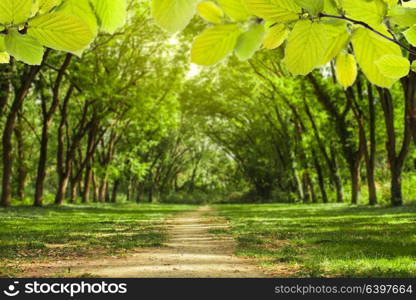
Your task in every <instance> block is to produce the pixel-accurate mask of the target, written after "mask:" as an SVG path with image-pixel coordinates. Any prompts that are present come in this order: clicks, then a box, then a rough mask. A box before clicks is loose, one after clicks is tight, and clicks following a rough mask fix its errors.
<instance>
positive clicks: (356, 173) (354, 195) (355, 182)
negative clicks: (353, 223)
mask: <svg viewBox="0 0 416 300" xmlns="http://www.w3.org/2000/svg"><path fill="white" fill-rule="evenodd" d="M350 174H351V203H352V204H358V202H359V201H360V190H361V186H360V163H359V162H356V163H354V165H353V166H351V167H350Z"/></svg>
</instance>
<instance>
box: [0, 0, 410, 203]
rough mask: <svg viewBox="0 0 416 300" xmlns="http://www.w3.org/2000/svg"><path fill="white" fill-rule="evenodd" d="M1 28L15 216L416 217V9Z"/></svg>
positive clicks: (39, 7) (69, 2)
mask: <svg viewBox="0 0 416 300" xmlns="http://www.w3.org/2000/svg"><path fill="white" fill-rule="evenodd" d="M16 3H18V4H19V5H16ZM1 11H2V13H1V14H0V24H1V28H0V30H1V33H0V48H1V49H0V50H1V54H0V57H1V60H2V62H3V63H4V64H2V65H1V66H0V71H1V72H0V87H1V94H0V123H1V128H2V145H1V150H2V173H1V174H2V178H3V179H2V189H1V192H2V196H1V204H2V205H3V206H9V205H11V204H18V203H27V202H30V203H33V204H34V205H36V206H42V205H44V204H45V203H52V202H54V203H56V204H62V203H64V202H65V201H69V202H77V201H82V202H85V203H87V202H90V201H99V202H115V201H117V200H118V201H122V200H123V201H137V202H144V201H146V202H153V201H169V202H193V201H194V202H204V201H213V202H229V201H247V202H253V201H279V202H325V203H326V202H351V203H353V204H357V203H369V204H372V205H374V204H377V203H378V202H380V201H382V202H387V201H389V202H390V203H391V204H393V205H402V204H403V203H404V201H405V200H407V201H411V200H413V197H414V194H413V193H412V191H411V184H412V181H413V180H414V177H415V173H414V169H415V164H414V158H415V152H414V149H413V148H414V146H413V143H412V140H413V141H415V142H416V98H415V92H416V89H415V88H414V87H415V86H416V73H415V72H414V71H413V70H412V68H411V65H412V64H413V60H414V55H415V51H416V50H415V49H414V48H413V44H414V36H413V35H414V33H413V31H414V30H415V28H416V27H415V26H416V25H415V24H416V13H415V12H416V8H415V5H414V2H409V1H407V2H401V1H382V0H339V1H336V0H322V1H301V0H298V1H286V0H221V1H216V2H211V1H196V0H175V1H173V0H169V1H167V0H153V1H139V0H137V1H133V0H132V1H124V0H120V1H110V0H95V1H92V0H82V1H80V0H77V1H75V0H74V1H73V0H62V1H42V0H37V1H32V0H19V1H17V2H16V1H3V2H2V4H1ZM196 12H198V13H199V15H200V16H201V17H202V18H200V17H197V16H196V17H194V16H195V14H196ZM207 23H210V24H208V25H207ZM123 24H124V25H123ZM157 24H159V25H160V26H162V27H163V28H165V29H167V31H168V32H165V31H164V30H162V29H160V28H159V27H158V26H156V25H157ZM207 27H208V28H207ZM171 33H175V34H174V35H172V34H171ZM45 49H46V50H45ZM231 52H234V53H235V54H236V55H235V56H231V55H228V54H229V53H231ZM226 57H227V58H226ZM225 58H226V59H225ZM190 60H191V61H193V62H194V63H196V64H190ZM357 63H358V64H357ZM197 64H199V65H204V67H199V66H197ZM212 64H215V66H210V67H208V66H206V65H212ZM205 66H206V67H205ZM294 75H301V76H294ZM337 82H338V83H337ZM384 145H385V147H384ZM360 196H364V197H360ZM360 201H361V202H360Z"/></svg>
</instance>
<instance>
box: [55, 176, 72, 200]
mask: <svg viewBox="0 0 416 300" xmlns="http://www.w3.org/2000/svg"><path fill="white" fill-rule="evenodd" d="M68 182H69V174H64V175H63V176H59V184H58V190H57V192H56V197H55V204H57V205H61V204H63V203H64V200H65V196H66V190H67V188H68Z"/></svg>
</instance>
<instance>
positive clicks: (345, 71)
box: [335, 53, 357, 88]
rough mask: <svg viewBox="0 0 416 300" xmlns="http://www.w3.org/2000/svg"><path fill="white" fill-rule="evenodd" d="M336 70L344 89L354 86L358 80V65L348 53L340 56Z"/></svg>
mask: <svg viewBox="0 0 416 300" xmlns="http://www.w3.org/2000/svg"><path fill="white" fill-rule="evenodd" d="M335 68H336V77H337V80H338V82H339V83H340V84H341V85H342V86H343V87H344V88H348V87H350V86H352V85H353V84H354V82H355V80H356V79H357V63H356V61H355V57H354V56H353V55H351V54H347V53H341V54H339V55H338V56H337V59H336V63H335Z"/></svg>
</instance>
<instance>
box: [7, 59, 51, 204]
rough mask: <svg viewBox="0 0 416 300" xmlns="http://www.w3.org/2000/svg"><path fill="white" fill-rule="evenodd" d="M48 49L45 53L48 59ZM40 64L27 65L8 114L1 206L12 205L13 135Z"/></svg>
mask: <svg viewBox="0 0 416 300" xmlns="http://www.w3.org/2000/svg"><path fill="white" fill-rule="evenodd" d="M47 53H48V51H47V52H46V53H45V55H44V58H43V59H44V60H45V59H46V56H47ZM41 68H42V65H40V66H31V67H29V66H26V69H25V71H24V74H23V76H22V79H21V86H20V87H19V88H18V90H17V91H16V94H15V97H14V100H13V103H12V106H11V108H10V112H9V114H8V116H7V120H6V124H5V126H4V130H3V137H2V145H3V156H2V158H3V179H2V193H1V201H0V205H1V206H10V204H11V195H12V188H11V176H12V168H13V157H12V150H13V146H12V136H13V131H14V128H15V125H16V118H17V114H18V112H19V111H20V109H21V107H22V105H23V102H24V100H25V98H26V96H27V94H28V92H29V89H30V87H31V85H32V83H33V81H34V79H35V78H36V75H37V74H38V73H39V71H40V70H41Z"/></svg>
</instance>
